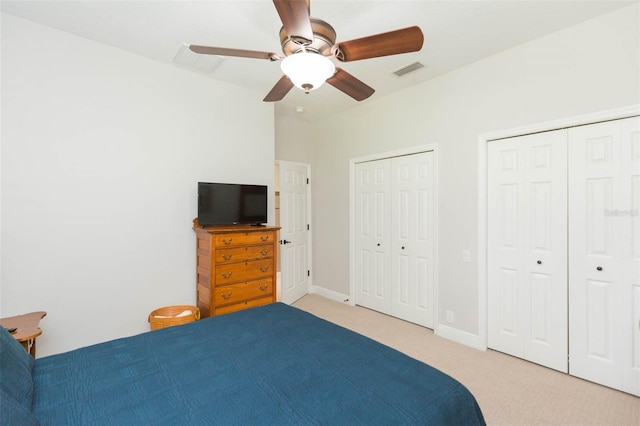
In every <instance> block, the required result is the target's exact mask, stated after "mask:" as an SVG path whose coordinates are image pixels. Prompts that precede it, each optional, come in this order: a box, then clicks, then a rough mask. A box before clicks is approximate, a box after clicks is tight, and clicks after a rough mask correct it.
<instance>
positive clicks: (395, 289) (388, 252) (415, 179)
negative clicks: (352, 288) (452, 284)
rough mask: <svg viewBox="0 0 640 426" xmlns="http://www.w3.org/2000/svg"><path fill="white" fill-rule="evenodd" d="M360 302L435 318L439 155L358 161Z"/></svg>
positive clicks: (413, 317) (407, 316) (417, 319)
mask: <svg viewBox="0 0 640 426" xmlns="http://www.w3.org/2000/svg"><path fill="white" fill-rule="evenodd" d="M355 173H356V203H355V204H356V205H355V214H356V241H355V243H356V244H355V245H356V259H355V262H356V265H355V281H356V294H355V298H356V304H358V305H361V306H364V307H367V308H370V309H374V310H377V311H380V312H383V313H386V314H389V315H393V316H395V317H398V318H402V319H404V320H407V321H411V322H414V323H417V324H420V325H424V326H426V327H431V328H432V327H433V322H434V319H433V317H434V310H435V308H434V307H435V301H434V286H435V264H434V251H435V240H434V232H435V231H434V227H435V220H434V217H435V210H434V205H435V194H434V190H435V188H434V177H435V176H434V154H433V152H424V153H419V154H412V155H407V156H400V157H394V158H387V159H382V160H376V161H370V162H365V163H358V164H356V167H355Z"/></svg>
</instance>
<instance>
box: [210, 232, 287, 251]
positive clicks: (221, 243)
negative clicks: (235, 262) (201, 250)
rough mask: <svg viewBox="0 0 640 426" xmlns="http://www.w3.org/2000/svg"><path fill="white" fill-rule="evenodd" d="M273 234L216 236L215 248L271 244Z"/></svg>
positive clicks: (255, 233) (240, 233) (242, 233)
mask: <svg viewBox="0 0 640 426" xmlns="http://www.w3.org/2000/svg"><path fill="white" fill-rule="evenodd" d="M275 235H276V234H275V232H269V231H264V232H260V231H258V232H234V233H229V234H218V235H216V236H215V238H216V247H231V246H244V245H252V244H266V243H273V242H274V240H275Z"/></svg>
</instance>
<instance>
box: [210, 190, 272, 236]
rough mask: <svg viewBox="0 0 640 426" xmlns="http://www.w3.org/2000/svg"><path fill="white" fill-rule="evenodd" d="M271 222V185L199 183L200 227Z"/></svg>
mask: <svg viewBox="0 0 640 426" xmlns="http://www.w3.org/2000/svg"><path fill="white" fill-rule="evenodd" d="M266 222H267V186H266V185H242V184H233V183H213V182H198V223H199V224H200V226H211V225H232V224H251V225H261V224H263V223H266Z"/></svg>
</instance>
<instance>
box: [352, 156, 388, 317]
mask: <svg viewBox="0 0 640 426" xmlns="http://www.w3.org/2000/svg"><path fill="white" fill-rule="evenodd" d="M355 170H356V206H355V207H356V208H355V210H356V259H355V262H356V265H355V268H356V273H355V276H356V295H355V298H356V304H358V305H361V306H364V307H367V308H370V309H374V310H376V311H380V312H383V313H386V314H390V313H391V286H390V283H391V162H390V161H389V160H388V159H385V160H377V161H370V162H366V163H358V164H356V167H355Z"/></svg>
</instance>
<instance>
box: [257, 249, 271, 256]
mask: <svg viewBox="0 0 640 426" xmlns="http://www.w3.org/2000/svg"><path fill="white" fill-rule="evenodd" d="M258 253H260V254H261V255H263V256H266V255H268V254H269V250H258Z"/></svg>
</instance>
